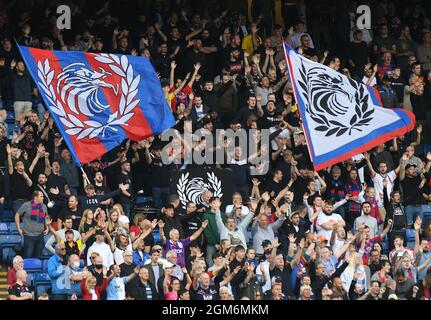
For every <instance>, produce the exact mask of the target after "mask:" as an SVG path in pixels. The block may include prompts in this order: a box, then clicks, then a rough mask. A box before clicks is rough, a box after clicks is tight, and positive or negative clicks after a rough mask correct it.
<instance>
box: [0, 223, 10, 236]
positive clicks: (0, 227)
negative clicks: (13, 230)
mask: <svg viewBox="0 0 431 320" xmlns="http://www.w3.org/2000/svg"><path fill="white" fill-rule="evenodd" d="M8 233H9V227H8V225H7V223H5V222H2V223H0V234H8Z"/></svg>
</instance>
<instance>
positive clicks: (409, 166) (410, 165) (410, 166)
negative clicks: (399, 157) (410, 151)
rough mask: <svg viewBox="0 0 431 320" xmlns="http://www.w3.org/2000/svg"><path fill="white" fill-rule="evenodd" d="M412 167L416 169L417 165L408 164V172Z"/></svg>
mask: <svg viewBox="0 0 431 320" xmlns="http://www.w3.org/2000/svg"><path fill="white" fill-rule="evenodd" d="M412 167H413V168H416V165H415V164H411V163H409V164H407V165H406V170H407V169H410V168H412Z"/></svg>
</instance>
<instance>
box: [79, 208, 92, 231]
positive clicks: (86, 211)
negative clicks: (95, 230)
mask: <svg viewBox="0 0 431 320" xmlns="http://www.w3.org/2000/svg"><path fill="white" fill-rule="evenodd" d="M89 212H93V210H91V209H85V210H84V212H83V213H82V218H81V222H79V227H78V231H79V232H80V233H82V232H84V225H85V224H86V223H87V217H88V213H89ZM91 220H92V221H93V220H94V216H93V219H91Z"/></svg>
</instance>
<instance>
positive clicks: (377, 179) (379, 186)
mask: <svg viewBox="0 0 431 320" xmlns="http://www.w3.org/2000/svg"><path fill="white" fill-rule="evenodd" d="M385 178H386V180H388V185H387V186H386V191H387V192H388V197H390V195H391V192H392V190H393V188H394V181H395V179H396V178H397V174H396V173H395V171H394V170H392V171H390V172H388V173H386V174H384V175H382V174H380V173H378V172H376V175H375V176H374V178H373V183H374V189H375V191H376V195H379V196H380V193H382V194H383V179H385ZM382 199H383V198H382Z"/></svg>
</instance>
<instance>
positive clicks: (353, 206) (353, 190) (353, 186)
mask: <svg viewBox="0 0 431 320" xmlns="http://www.w3.org/2000/svg"><path fill="white" fill-rule="evenodd" d="M347 192H348V193H349V194H351V195H352V196H354V197H357V196H358V195H359V193H360V192H361V187H360V186H359V183H357V182H356V181H352V182H351V183H350V184H348V185H347ZM360 209H361V206H360V204H359V203H357V202H355V201H353V200H350V201H349V211H350V212H359V211H360Z"/></svg>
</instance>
